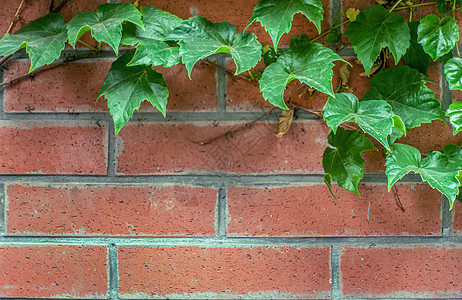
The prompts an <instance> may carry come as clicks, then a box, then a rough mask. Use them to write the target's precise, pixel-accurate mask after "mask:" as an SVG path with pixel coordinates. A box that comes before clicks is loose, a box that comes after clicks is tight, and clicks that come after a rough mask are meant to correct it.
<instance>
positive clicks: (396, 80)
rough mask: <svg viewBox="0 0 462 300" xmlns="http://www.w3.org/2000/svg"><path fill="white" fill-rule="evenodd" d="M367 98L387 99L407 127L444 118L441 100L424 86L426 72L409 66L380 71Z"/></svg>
mask: <svg viewBox="0 0 462 300" xmlns="http://www.w3.org/2000/svg"><path fill="white" fill-rule="evenodd" d="M365 100H385V101H387V102H388V103H389V104H390V105H391V107H392V108H393V111H394V112H395V114H396V115H398V116H399V117H400V118H401V119H402V120H403V122H404V124H405V125H406V128H407V130H409V129H411V128H414V127H418V126H420V124H421V123H429V122H431V121H432V120H436V119H441V120H444V114H443V111H442V110H441V108H440V103H439V101H438V99H436V97H435V95H434V92H433V91H432V90H430V89H429V88H428V87H427V86H426V85H425V75H423V74H422V73H420V72H419V71H417V70H416V69H412V68H410V67H408V66H401V67H396V68H391V69H386V70H383V71H380V72H379V73H377V75H375V76H374V77H373V78H372V80H371V83H370V85H369V91H367V92H366V93H365V94H364V96H363V98H362V101H365Z"/></svg>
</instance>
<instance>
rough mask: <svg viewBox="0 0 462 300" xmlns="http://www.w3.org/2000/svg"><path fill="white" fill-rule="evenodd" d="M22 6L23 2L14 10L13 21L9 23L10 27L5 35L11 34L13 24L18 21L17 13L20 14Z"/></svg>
mask: <svg viewBox="0 0 462 300" xmlns="http://www.w3.org/2000/svg"><path fill="white" fill-rule="evenodd" d="M23 4H24V0H22V1H21V3H19V7H18V9H17V10H16V13H15V14H14V17H13V20H12V21H11V23H10V26H9V27H8V30H7V31H6V32H7V33H11V30H13V27H14V24H16V22H17V21H18V20H19V13H20V12H21V8H22V5H23Z"/></svg>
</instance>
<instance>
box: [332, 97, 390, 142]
mask: <svg viewBox="0 0 462 300" xmlns="http://www.w3.org/2000/svg"><path fill="white" fill-rule="evenodd" d="M323 111H324V120H325V121H326V123H327V125H328V126H329V127H330V128H332V130H333V132H334V133H335V132H336V131H337V128H338V127H339V126H340V125H341V124H342V123H345V122H356V123H357V124H358V125H359V127H361V129H362V130H363V131H364V132H365V133H368V134H370V135H371V136H372V137H373V138H375V139H376V140H377V141H379V142H380V143H381V144H382V145H383V146H384V147H385V148H387V149H389V146H388V140H387V137H388V136H389V135H390V134H391V132H392V127H393V116H394V113H393V111H392V109H391V106H390V105H389V104H388V103H387V102H386V101H384V100H370V101H365V102H359V101H358V98H356V96H355V95H353V94H349V93H342V94H336V95H335V98H333V97H329V99H328V100H327V103H326V105H325V106H324V108H323Z"/></svg>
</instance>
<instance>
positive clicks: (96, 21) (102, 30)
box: [67, 3, 144, 54]
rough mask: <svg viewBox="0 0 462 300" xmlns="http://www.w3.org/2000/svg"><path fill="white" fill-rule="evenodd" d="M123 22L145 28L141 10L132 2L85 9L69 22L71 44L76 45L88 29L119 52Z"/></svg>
mask: <svg viewBox="0 0 462 300" xmlns="http://www.w3.org/2000/svg"><path fill="white" fill-rule="evenodd" d="M122 22H130V23H133V24H135V25H137V26H139V27H141V28H143V29H144V26H143V22H142V21H141V15H140V12H139V11H138V10H137V9H136V8H135V7H134V6H133V4H131V3H118V4H111V3H106V4H102V5H100V6H98V7H97V8H96V12H94V11H84V12H81V13H79V14H77V15H76V16H75V17H74V18H73V19H72V20H71V21H70V22H69V23H68V24H67V34H68V36H69V44H71V45H72V46H73V47H75V43H76V42H77V40H78V39H79V38H80V37H81V36H82V35H83V34H84V33H85V32H87V31H89V30H91V35H92V36H93V37H94V38H95V39H96V40H97V41H98V42H105V43H108V44H109V46H111V47H112V49H114V51H115V53H116V54H117V53H118V51H119V44H120V40H121V38H122Z"/></svg>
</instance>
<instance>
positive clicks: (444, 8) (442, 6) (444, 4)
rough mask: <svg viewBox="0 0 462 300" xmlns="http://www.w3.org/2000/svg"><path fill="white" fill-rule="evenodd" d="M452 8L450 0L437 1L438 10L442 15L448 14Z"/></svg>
mask: <svg viewBox="0 0 462 300" xmlns="http://www.w3.org/2000/svg"><path fill="white" fill-rule="evenodd" d="M450 9H451V6H450V2H449V1H446V0H438V1H436V10H437V11H438V13H439V14H440V15H444V14H446V13H447V12H448V11H449V10H450Z"/></svg>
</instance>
